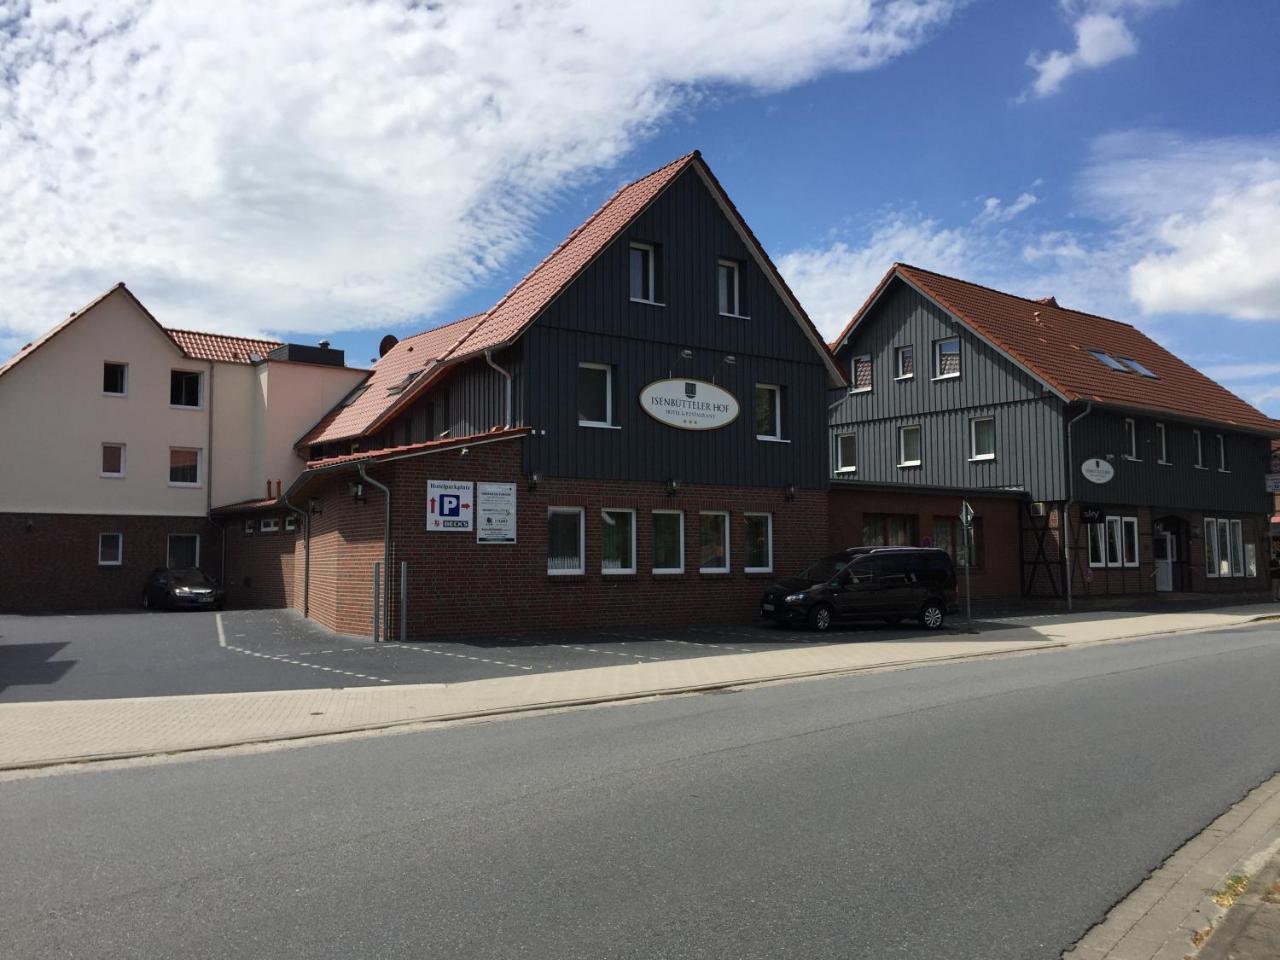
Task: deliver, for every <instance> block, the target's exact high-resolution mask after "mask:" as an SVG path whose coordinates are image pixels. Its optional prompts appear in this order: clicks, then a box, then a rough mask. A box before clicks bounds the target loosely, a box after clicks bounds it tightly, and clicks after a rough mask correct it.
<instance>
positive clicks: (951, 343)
mask: <svg viewBox="0 0 1280 960" xmlns="http://www.w3.org/2000/svg"><path fill="white" fill-rule="evenodd" d="M958 376H960V338H959V337H947V338H946V339H945V340H935V341H934V342H933V379H935V380H950V379H951V378H953V377H958Z"/></svg>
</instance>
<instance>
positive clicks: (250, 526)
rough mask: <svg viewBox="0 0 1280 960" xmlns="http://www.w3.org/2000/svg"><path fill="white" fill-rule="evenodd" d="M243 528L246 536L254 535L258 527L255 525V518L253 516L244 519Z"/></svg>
mask: <svg viewBox="0 0 1280 960" xmlns="http://www.w3.org/2000/svg"><path fill="white" fill-rule="evenodd" d="M241 529H243V530H244V532H245V536H250V537H251V536H253V531H254V530H255V529H257V528H256V527H255V525H254V522H253V518H252V517H248V518H246V519H245V521H244V525H243V527H242V528H241Z"/></svg>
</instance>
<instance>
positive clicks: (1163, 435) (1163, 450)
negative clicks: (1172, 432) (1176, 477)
mask: <svg viewBox="0 0 1280 960" xmlns="http://www.w3.org/2000/svg"><path fill="white" fill-rule="evenodd" d="M1156 450H1157V451H1158V452H1159V456H1160V459H1159V460H1158V461H1156V462H1157V463H1162V464H1165V465H1166V466H1167V465H1168V463H1169V432H1168V431H1167V430H1165V428H1164V424H1163V423H1157V424H1156Z"/></svg>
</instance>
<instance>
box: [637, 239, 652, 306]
mask: <svg viewBox="0 0 1280 960" xmlns="http://www.w3.org/2000/svg"><path fill="white" fill-rule="evenodd" d="M657 254H658V251H657V248H655V247H654V245H653V244H652V243H633V244H631V299H632V300H634V301H636V302H637V303H657V302H658V289H657V279H658V268H657V260H658V255H657Z"/></svg>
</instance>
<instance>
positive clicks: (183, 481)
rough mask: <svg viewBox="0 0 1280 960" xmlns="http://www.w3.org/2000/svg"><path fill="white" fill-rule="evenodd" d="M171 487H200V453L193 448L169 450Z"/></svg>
mask: <svg viewBox="0 0 1280 960" xmlns="http://www.w3.org/2000/svg"><path fill="white" fill-rule="evenodd" d="M169 486H171V487H198V486H200V451H199V449H197V448H192V447H170V448H169Z"/></svg>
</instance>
